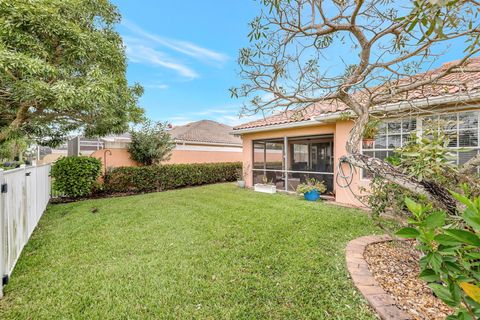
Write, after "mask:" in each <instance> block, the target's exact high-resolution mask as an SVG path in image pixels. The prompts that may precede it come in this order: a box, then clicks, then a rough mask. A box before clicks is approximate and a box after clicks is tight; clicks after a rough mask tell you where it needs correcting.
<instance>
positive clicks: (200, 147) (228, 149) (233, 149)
mask: <svg viewBox="0 0 480 320" xmlns="http://www.w3.org/2000/svg"><path fill="white" fill-rule="evenodd" d="M175 150H184V151H207V152H240V153H241V152H243V147H242V146H238V147H222V146H209V145H190V144H177V145H176V146H175Z"/></svg>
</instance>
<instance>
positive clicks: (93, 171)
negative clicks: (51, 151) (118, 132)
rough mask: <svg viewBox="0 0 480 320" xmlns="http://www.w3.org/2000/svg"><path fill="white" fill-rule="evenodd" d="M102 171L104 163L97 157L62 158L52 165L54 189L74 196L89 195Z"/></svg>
mask: <svg viewBox="0 0 480 320" xmlns="http://www.w3.org/2000/svg"><path fill="white" fill-rule="evenodd" d="M101 171H102V163H101V162H100V160H99V159H96V158H92V157H64V158H60V159H58V160H57V161H56V162H55V163H54V164H53V166H52V172H51V176H52V178H53V190H55V191H57V192H60V193H63V194H65V195H66V196H68V197H72V198H76V197H84V196H89V195H91V194H92V193H93V189H94V187H95V184H96V183H97V179H98V178H99V177H100V174H101Z"/></svg>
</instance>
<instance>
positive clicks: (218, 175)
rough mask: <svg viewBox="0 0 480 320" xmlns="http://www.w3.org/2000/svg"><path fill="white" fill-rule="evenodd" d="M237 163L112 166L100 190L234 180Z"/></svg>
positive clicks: (135, 190) (156, 188)
mask: <svg viewBox="0 0 480 320" xmlns="http://www.w3.org/2000/svg"><path fill="white" fill-rule="evenodd" d="M241 167H242V164H241V163H239V162H236V163H205V164H167V165H154V166H145V167H121V168H114V169H112V170H110V171H109V172H107V174H106V175H105V177H104V190H105V191H106V192H128V193H132V192H133V193H142V192H154V191H163V190H171V189H176V188H181V187H188V186H198V185H202V184H210V183H218V182H226V181H235V180H236V179H237V172H238V169H239V168H241Z"/></svg>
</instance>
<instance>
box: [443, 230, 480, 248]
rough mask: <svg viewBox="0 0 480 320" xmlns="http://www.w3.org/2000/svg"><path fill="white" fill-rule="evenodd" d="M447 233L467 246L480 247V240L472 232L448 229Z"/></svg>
mask: <svg viewBox="0 0 480 320" xmlns="http://www.w3.org/2000/svg"><path fill="white" fill-rule="evenodd" d="M445 233H446V234H447V235H449V236H451V237H453V238H455V239H456V240H459V241H461V242H463V243H465V244H470V245H472V246H476V247H480V238H478V236H477V235H476V234H474V233H472V232H470V231H467V230H461V229H447V230H445Z"/></svg>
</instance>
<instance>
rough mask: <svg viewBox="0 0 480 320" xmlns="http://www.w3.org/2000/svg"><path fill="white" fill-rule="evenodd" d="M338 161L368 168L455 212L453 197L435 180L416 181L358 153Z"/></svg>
mask: <svg viewBox="0 0 480 320" xmlns="http://www.w3.org/2000/svg"><path fill="white" fill-rule="evenodd" d="M340 161H341V162H348V163H350V164H352V165H354V166H356V167H359V168H362V169H365V170H369V171H370V172H372V173H373V174H375V175H379V176H381V177H383V178H384V179H386V180H388V181H390V182H393V183H395V184H397V185H399V186H401V187H403V188H405V189H407V190H409V191H412V192H414V193H416V194H419V195H423V196H425V197H427V198H428V199H430V200H431V201H433V202H435V203H436V204H438V205H439V206H440V207H442V208H443V209H445V210H447V211H448V212H450V213H451V214H455V213H456V212H457V201H456V200H455V198H453V197H452V195H451V194H450V192H448V190H447V189H445V188H444V187H442V186H440V185H438V184H437V183H435V182H431V181H418V180H417V179H416V178H414V177H409V176H407V175H406V174H404V173H403V172H401V171H400V170H398V168H395V167H394V166H392V165H391V164H389V163H387V162H385V161H383V160H380V159H377V158H371V157H367V156H365V155H363V154H360V153H352V154H349V155H346V156H343V157H342V158H341V159H340Z"/></svg>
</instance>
